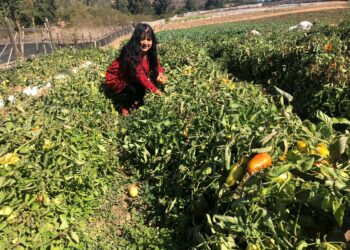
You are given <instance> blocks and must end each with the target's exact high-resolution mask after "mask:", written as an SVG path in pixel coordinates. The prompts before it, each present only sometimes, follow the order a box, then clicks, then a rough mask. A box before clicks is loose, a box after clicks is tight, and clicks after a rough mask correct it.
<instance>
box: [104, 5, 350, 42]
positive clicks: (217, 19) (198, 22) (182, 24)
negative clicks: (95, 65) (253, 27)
mask: <svg viewBox="0 0 350 250" xmlns="http://www.w3.org/2000/svg"><path fill="white" fill-rule="evenodd" d="M347 8H349V3H348V2H319V3H313V4H312V5H309V6H306V5H302V6H299V7H291V8H282V9H276V8H271V9H268V10H265V9H266V8H264V11H261V10H260V11H259V9H258V8H257V11H256V12H250V13H241V14H240V13H237V12H235V13H233V12H232V13H230V12H226V13H223V15H222V16H218V15H217V14H216V15H215V16H212V17H211V16H208V15H206V16H203V18H198V19H188V18H187V19H186V18H182V19H181V18H179V19H176V20H175V21H171V22H166V23H164V24H161V25H155V26H154V27H153V28H154V29H155V31H156V32H158V31H163V30H174V29H186V28H192V27H198V26H203V25H210V24H219V23H227V22H238V21H246V20H256V19H262V18H268V17H276V16H282V15H288V14H296V13H305V12H317V11H324V10H336V9H347ZM129 37H130V36H125V37H120V38H118V39H117V40H116V41H115V42H114V43H112V44H110V46H109V47H112V48H117V47H119V45H120V43H121V41H123V40H124V39H127V38H129Z"/></svg>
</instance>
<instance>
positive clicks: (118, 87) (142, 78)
mask: <svg viewBox="0 0 350 250" xmlns="http://www.w3.org/2000/svg"><path fill="white" fill-rule="evenodd" d="M158 72H159V73H163V74H164V70H163V68H162V66H161V65H160V62H159V60H158ZM149 74H150V69H149V64H148V60H147V58H146V57H143V58H142V60H141V63H140V64H139V65H137V67H136V72H135V73H132V72H121V68H120V63H119V61H118V60H117V59H116V60H114V61H113V62H112V64H111V65H110V66H109V67H108V68H107V72H106V79H105V83H106V85H107V86H108V87H110V88H111V89H113V91H114V92H115V93H120V92H122V91H123V90H124V89H125V87H126V86H127V85H128V83H130V82H134V81H137V82H139V83H140V84H141V85H142V86H144V87H145V89H148V90H150V91H152V92H156V91H157V90H158V88H157V87H156V86H154V84H153V83H152V82H151V81H150V80H149V78H148V76H149Z"/></svg>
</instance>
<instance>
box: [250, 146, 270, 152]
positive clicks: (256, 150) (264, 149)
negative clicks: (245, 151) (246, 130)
mask: <svg viewBox="0 0 350 250" xmlns="http://www.w3.org/2000/svg"><path fill="white" fill-rule="evenodd" d="M271 150H272V146H269V147H265V148H253V149H252V153H265V152H270V151H271Z"/></svg>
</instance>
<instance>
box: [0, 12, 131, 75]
mask: <svg viewBox="0 0 350 250" xmlns="http://www.w3.org/2000/svg"><path fill="white" fill-rule="evenodd" d="M5 23H6V28H0V32H1V33H2V34H3V35H4V34H8V35H7V37H6V38H5V39H2V41H0V69H7V68H11V67H15V66H16V63H17V61H18V60H24V59H26V58H31V57H35V56H37V55H39V54H48V53H53V52H54V51H55V49H59V48H67V47H74V48H81V49H84V48H100V47H104V46H107V45H108V44H111V43H112V42H113V41H115V40H116V39H117V38H119V37H122V36H126V35H129V34H131V33H132V32H133V26H132V25H128V26H122V27H112V28H110V31H109V32H107V33H104V34H103V35H99V36H93V35H92V34H91V33H88V34H86V33H85V34H84V33H82V34H80V35H78V34H77V33H73V34H70V35H68V34H60V33H58V32H53V29H52V28H51V25H50V23H49V21H48V20H46V23H45V27H42V28H20V29H19V30H18V28H17V30H15V29H14V28H13V27H12V25H11V23H10V22H9V20H8V19H7V20H6V21H5Z"/></svg>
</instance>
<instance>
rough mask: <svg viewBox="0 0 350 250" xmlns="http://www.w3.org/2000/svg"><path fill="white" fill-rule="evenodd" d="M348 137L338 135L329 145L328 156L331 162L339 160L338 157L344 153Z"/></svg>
mask: <svg viewBox="0 0 350 250" xmlns="http://www.w3.org/2000/svg"><path fill="white" fill-rule="evenodd" d="M348 139H349V137H348V136H346V135H340V136H337V137H336V138H334V139H333V141H332V142H331V144H330V145H329V154H330V156H331V160H332V161H337V160H339V158H340V156H341V155H342V154H343V153H344V152H345V150H346V146H347V141H348Z"/></svg>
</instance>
